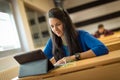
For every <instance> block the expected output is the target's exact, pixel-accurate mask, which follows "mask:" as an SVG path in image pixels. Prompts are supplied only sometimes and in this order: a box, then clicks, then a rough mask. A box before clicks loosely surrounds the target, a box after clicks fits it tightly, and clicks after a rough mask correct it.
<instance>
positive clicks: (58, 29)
mask: <svg viewBox="0 0 120 80" xmlns="http://www.w3.org/2000/svg"><path fill="white" fill-rule="evenodd" d="M49 24H50V26H51V30H52V31H53V32H54V34H56V35H57V36H58V37H62V36H63V35H64V32H63V23H62V22H61V21H60V20H59V19H57V18H49Z"/></svg>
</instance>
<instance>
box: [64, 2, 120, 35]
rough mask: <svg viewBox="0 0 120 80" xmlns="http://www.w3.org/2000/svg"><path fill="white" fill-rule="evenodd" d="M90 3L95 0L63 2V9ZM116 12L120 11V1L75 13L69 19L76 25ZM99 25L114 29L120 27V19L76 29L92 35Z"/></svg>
mask: <svg viewBox="0 0 120 80" xmlns="http://www.w3.org/2000/svg"><path fill="white" fill-rule="evenodd" d="M92 1H95V0H65V1H64V7H65V8H66V9H69V8H73V7H76V6H80V5H82V4H85V3H88V2H92ZM67 4H71V5H67ZM116 11H120V0H117V1H114V2H110V3H107V4H103V5H99V6H96V7H92V8H88V9H85V10H82V11H78V12H75V13H71V14H70V17H71V19H72V21H73V23H76V22H81V21H85V20H88V19H92V18H96V17H99V16H103V15H106V14H110V13H113V12H116ZM100 23H102V24H104V25H105V28H107V29H114V28H117V27H120V17H117V18H113V19H110V20H106V21H101V22H97V23H93V24H90V25H85V26H82V27H79V28H78V29H84V30H86V31H88V32H90V33H94V32H95V31H96V30H97V26H98V24H100Z"/></svg>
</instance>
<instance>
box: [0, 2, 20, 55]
mask: <svg viewBox="0 0 120 80" xmlns="http://www.w3.org/2000/svg"><path fill="white" fill-rule="evenodd" d="M18 49H21V45H20V41H19V37H18V33H17V29H16V25H15V22H14V18H13V13H12V10H11V6H10V2H8V1H6V0H1V1H0V57H1V56H3V54H4V56H6V54H7V55H10V54H11V53H12V54H13V53H16V52H20V50H18ZM15 50H16V51H15Z"/></svg>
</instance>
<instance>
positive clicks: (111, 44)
mask: <svg viewBox="0 0 120 80" xmlns="http://www.w3.org/2000/svg"><path fill="white" fill-rule="evenodd" d="M99 40H100V41H101V42H103V43H104V44H105V45H106V46H107V47H108V49H109V51H114V50H119V49H120V32H118V33H115V34H114V35H110V36H106V37H104V38H99Z"/></svg>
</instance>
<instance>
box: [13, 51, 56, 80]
mask: <svg viewBox="0 0 120 80" xmlns="http://www.w3.org/2000/svg"><path fill="white" fill-rule="evenodd" d="M14 59H15V60H16V61H17V62H18V63H19V64H20V67H19V76H18V77H19V78H22V77H26V76H34V75H40V74H46V73H48V72H49V71H50V70H52V69H54V65H53V64H52V63H51V62H50V61H49V59H48V58H47V57H46V56H45V55H44V53H43V51H42V50H41V49H39V50H34V51H30V52H24V53H22V54H19V55H15V56H14Z"/></svg>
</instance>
